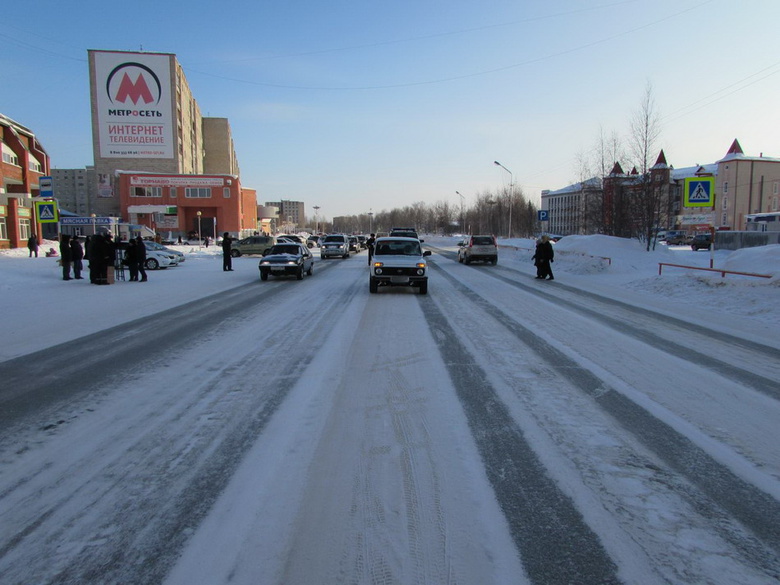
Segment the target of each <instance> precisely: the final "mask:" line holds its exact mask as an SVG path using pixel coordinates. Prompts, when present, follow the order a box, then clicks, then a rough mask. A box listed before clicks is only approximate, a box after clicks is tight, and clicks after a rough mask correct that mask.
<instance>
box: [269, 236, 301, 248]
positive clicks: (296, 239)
mask: <svg viewBox="0 0 780 585" xmlns="http://www.w3.org/2000/svg"><path fill="white" fill-rule="evenodd" d="M276 239H277V240H279V239H283V240H284V241H288V242H295V243H296V244H303V245H304V246H305V245H306V242H304V241H303V238H302V237H301V236H299V235H297V234H279V235H278V236H276Z"/></svg>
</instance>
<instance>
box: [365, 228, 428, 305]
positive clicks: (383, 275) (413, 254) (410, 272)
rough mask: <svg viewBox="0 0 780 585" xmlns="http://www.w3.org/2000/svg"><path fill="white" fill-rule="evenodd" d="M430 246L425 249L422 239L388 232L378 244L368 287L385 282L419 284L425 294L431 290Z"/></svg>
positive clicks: (393, 284) (397, 284) (419, 288)
mask: <svg viewBox="0 0 780 585" xmlns="http://www.w3.org/2000/svg"><path fill="white" fill-rule="evenodd" d="M430 255H431V252H430V250H426V251H425V252H423V251H422V246H421V245H420V240H418V239H416V238H402V237H395V236H388V237H386V238H378V239H377V240H376V243H375V244H374V257H373V259H372V261H371V266H370V274H369V277H368V290H369V292H371V293H375V292H378V291H379V287H382V286H411V287H416V288H417V290H418V291H419V292H420V294H421V295H424V294H428V263H427V262H426V261H425V257H426V256H430Z"/></svg>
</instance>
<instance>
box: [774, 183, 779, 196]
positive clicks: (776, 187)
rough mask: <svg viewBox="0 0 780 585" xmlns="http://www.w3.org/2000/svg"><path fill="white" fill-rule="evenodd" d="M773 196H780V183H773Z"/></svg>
mask: <svg viewBox="0 0 780 585" xmlns="http://www.w3.org/2000/svg"><path fill="white" fill-rule="evenodd" d="M772 195H780V181H775V182H774V183H772Z"/></svg>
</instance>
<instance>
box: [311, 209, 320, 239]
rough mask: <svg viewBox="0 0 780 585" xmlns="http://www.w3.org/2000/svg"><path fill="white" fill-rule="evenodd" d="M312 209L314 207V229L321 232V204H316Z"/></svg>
mask: <svg viewBox="0 0 780 585" xmlns="http://www.w3.org/2000/svg"><path fill="white" fill-rule="evenodd" d="M312 209H314V231H315V232H316V233H320V228H319V223H318V222H317V212H318V211H319V210H320V206H319V205H315V206H314V207H313V208H312Z"/></svg>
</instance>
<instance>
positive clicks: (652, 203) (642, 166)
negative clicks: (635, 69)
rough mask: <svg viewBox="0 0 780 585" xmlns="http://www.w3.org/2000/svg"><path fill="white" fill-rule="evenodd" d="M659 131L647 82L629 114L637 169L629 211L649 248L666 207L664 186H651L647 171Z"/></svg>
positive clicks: (634, 161) (658, 119)
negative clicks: (657, 187)
mask: <svg viewBox="0 0 780 585" xmlns="http://www.w3.org/2000/svg"><path fill="white" fill-rule="evenodd" d="M660 135H661V122H660V115H659V112H658V110H657V107H656V104H655V98H654V96H653V86H652V85H651V84H650V82H648V83H647V85H646V86H645V93H644V95H643V97H642V100H641V102H640V104H639V108H638V109H637V110H636V111H635V112H634V114H633V116H632V117H631V132H630V134H629V138H628V141H629V147H630V151H631V156H632V160H633V163H634V165H635V168H636V169H637V171H638V173H639V174H638V177H637V181H638V184H637V188H636V189H635V191H634V194H633V195H632V197H631V202H632V205H631V212H632V213H631V215H632V217H633V223H634V230H635V235H636V236H637V237H639V238H640V239H643V240H645V241H646V242H647V249H648V250H649V249H650V246H651V245H652V242H653V240H654V238H653V234H654V233H655V228H656V227H657V226H658V225H659V224H660V221H661V213H662V211H663V210H665V209H666V207H667V206H666V204H665V201H663V196H664V190H662V189H654V188H653V182H652V176H651V173H650V168H651V166H652V164H653V160H654V159H655V157H656V156H657V155H658V152H659V148H658V139H659V136H660Z"/></svg>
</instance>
